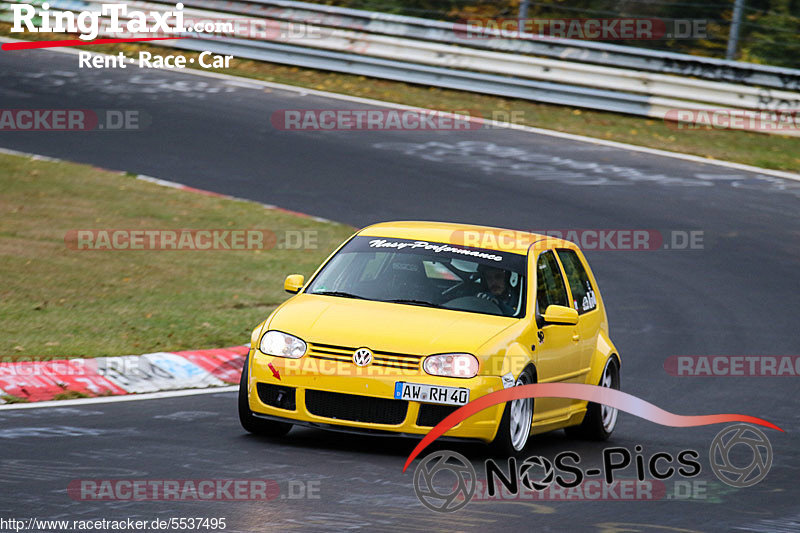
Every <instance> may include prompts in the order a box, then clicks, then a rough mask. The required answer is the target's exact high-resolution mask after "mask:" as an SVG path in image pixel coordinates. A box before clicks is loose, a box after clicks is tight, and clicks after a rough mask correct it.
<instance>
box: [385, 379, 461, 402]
mask: <svg viewBox="0 0 800 533" xmlns="http://www.w3.org/2000/svg"><path fill="white" fill-rule="evenodd" d="M394 397H395V399H396V400H412V401H415V402H425V403H438V404H442V405H464V404H466V403H469V389H463V388H459V387H444V386H441V385H424V384H422V383H406V382H404V381H397V382H395V384H394Z"/></svg>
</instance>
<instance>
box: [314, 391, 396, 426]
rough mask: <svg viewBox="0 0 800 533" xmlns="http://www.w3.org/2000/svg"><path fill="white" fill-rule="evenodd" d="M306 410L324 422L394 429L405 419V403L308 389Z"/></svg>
mask: <svg viewBox="0 0 800 533" xmlns="http://www.w3.org/2000/svg"><path fill="white" fill-rule="evenodd" d="M306 409H308V412H309V413H311V414H314V415H317V416H322V417H325V418H335V419H337V420H349V421H351V422H368V423H372V424H389V425H397V424H402V423H403V421H404V420H405V419H406V412H407V411H408V402H407V401H405V400H389V399H386V398H372V397H370V396H356V395H354V394H341V393H338V392H325V391H319V390H310V389H308V390H306Z"/></svg>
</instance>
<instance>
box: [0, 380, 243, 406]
mask: <svg viewBox="0 0 800 533" xmlns="http://www.w3.org/2000/svg"><path fill="white" fill-rule="evenodd" d="M238 390H239V386H238V385H231V386H229V387H214V388H210V389H188V390H171V391H162V392H151V393H147V394H125V395H122V396H103V397H100V398H77V399H75V400H55V401H52V402H33V403H12V404H7V405H0V411H12V410H17V409H39V408H41V407H67V406H70V405H97V404H100V403H116V402H136V401H140V400H159V399H162V398H177V397H180V396H196V395H199V394H216V393H218V392H236V391H238Z"/></svg>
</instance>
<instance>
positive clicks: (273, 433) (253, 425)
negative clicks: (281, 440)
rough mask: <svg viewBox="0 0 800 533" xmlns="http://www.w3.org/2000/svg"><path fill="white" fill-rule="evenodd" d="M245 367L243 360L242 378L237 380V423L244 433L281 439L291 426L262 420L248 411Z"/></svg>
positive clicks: (285, 423)
mask: <svg viewBox="0 0 800 533" xmlns="http://www.w3.org/2000/svg"><path fill="white" fill-rule="evenodd" d="M247 366H248V365H247V361H246V360H245V362H244V368H243V369H242V377H241V379H240V380H239V422H240V423H241V424H242V427H243V428H244V429H245V430H246V431H248V432H250V433H253V434H254V435H264V436H266V437H283V436H284V435H286V434H287V433H289V430H290V429H292V424H289V423H287V422H276V421H274V420H263V419H261V418H256V417H255V416H253V412H252V411H251V410H250V401H249V399H248V397H247Z"/></svg>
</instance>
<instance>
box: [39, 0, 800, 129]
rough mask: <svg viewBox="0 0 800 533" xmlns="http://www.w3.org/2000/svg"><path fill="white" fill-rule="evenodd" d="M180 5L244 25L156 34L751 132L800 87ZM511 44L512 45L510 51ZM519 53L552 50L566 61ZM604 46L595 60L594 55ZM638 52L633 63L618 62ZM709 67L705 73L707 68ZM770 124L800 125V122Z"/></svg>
mask: <svg viewBox="0 0 800 533" xmlns="http://www.w3.org/2000/svg"><path fill="white" fill-rule="evenodd" d="M50 3H51V6H52V7H51V8H62V9H72V10H75V9H78V7H77V6H76V4H85V5H86V6H89V5H91V4H95V5H96V4H99V3H101V1H100V0H89V1H87V2H83V1H81V0H52V1H51V2H50ZM106 3H107V2H106ZM126 4H127V5H128V6H129V8H130V9H138V10H145V11H146V10H162V9H164V6H165V5H168V6H170V8H174V4H172V3H169V2H167V1H164V0H155V1H150V2H141V1H133V2H127V3H126ZM184 4H185V6H186V8H185V10H184V12H185V16H186V17H187V18H189V19H192V20H228V21H234V22H237V23H241V24H238V26H243V25H244V26H243V27H244V30H242V28H241V27H240V28H239V29H238V32H234V34H235V35H238V36H233V37H223V38H220V37H213V36H212V37H203V38H198V39H182V40H176V41H161V42H160V43H159V44H161V45H164V44H165V43H169V44H168V46H172V47H176V48H182V49H189V50H210V51H212V52H215V53H221V54H230V55H234V56H236V57H242V58H247V59H254V60H260V61H268V62H274V63H282V64H292V65H298V66H303V67H309V68H316V69H323V70H331V71H339V72H347V73H352V74H359V75H364V76H370V77H377V78H384V79H392V80H399V81H406V82H411V83H419V84H425V85H432V86H438V87H446V88H451V89H459V90H467V91H473V92H480V93H486V94H493V95H498V96H505V97H513V98H523V99H528V100H535V101H539V102H546V103H553V104H560V105H568V106H577V107H585V108H592V109H598V110H604V111H613V112H621V113H628V114H634V115H640V116H647V117H653V118H660V119H663V118H666V117H668V114H669V113H672V114H674V113H675V110H687V111H690V112H691V111H695V112H700V111H703V110H709V108H710V106H714V107H719V106H722V107H724V108H728V109H735V110H736V111H735V112H734V114H735V115H736V116H738V117H739V118H741V119H743V120H742V123H743V129H753V130H758V131H762V129H763V125H762V124H763V116H761V115H760V111H763V110H775V109H789V110H797V109H800V93H796V92H790V91H785V90H776V89H774V88H765V87H759V86H757V85H766V86H768V87H772V86H782V87H786V86H790V87H794V86H795V85H800V70H792V69H785V68H779V67H770V66H762V65H752V64H748V63H742V62H734V61H721V60H714V59H708V58H698V57H693V56H684V55H680V54H662V55H664V56H673V57H672V58H666V59H665V58H664V57H662V58H655V57H653V56H652V54H653V52H652V51H649V50H644V49H640V48H632V47H621V46H616V45H608V44H604V43H597V42H591V41H574V40H567V39H553V38H547V39H539V40H537V39H526V38H521V39H507V38H499V37H496V36H495V35H494V34H492V32H490V31H488V30H481V29H474V30H470V31H479V32H480V31H482V32H484V33H486V34H488V36H489V37H491V38H488V39H483V38H480V39H470V38H466V37H464V36H463V35H464V34H465V32H466V31H467V30H466V27H464V26H463V25H462V26H460V27H459V26H458V25H454V24H452V23H445V22H440V21H431V20H426V19H419V18H414V17H405V16H396V15H389V14H384V13H372V12H366V11H359V10H354V9H345V8H338V7H332V6H323V5H317V4H309V3H304V2H294V1H280V0H242V1H238V0H237V1H225V0H184ZM87 8H88V7H87ZM253 19H256V20H259V21H262V22H268V23H269V24H271V25H272V30H274V31H272V32H271V33H273V34H272V35H268V36H260V37H259V36H254V35H252V34H250V32H248V31H247V28H246V21H248V20H253ZM292 24H302V25H303V28H304V31H303V32H302V33H296V32H295V33H291V32H289V33H287V32H286V31H285V30H286V29H287V28H289V29H291V25H292ZM287 25H289V26H287ZM254 37H255V38H254ZM531 37H532V36H531ZM511 50H513V51H514V52H515V53H510V52H509V51H511ZM576 50H581V53H580V54H578V55H580V57H581V62H577V61H575V60H574V57H575V56H574V54H573V52H574V51H576ZM522 52H525V54H539V55H546V56H558V55H560V56H566V57H571V58H572V60H569V61H565V60H563V59H550V58H547V57H545V58H542V57H536V55H525V54H523V53H522ZM545 52H546V53H545ZM596 54H600V55H596ZM601 56H603V57H604V60H603V61H602V63H603V64H602V65H601V64H596V63H599V62H600V59H601ZM675 56H678V57H679V59H678V58H675ZM656 59H658V61H656ZM659 61H660V63H659ZM664 61H672V63H665V62H664ZM676 61H677V62H679V63H680V65H681V67H680V68H681V69H684V70H687V69H690V66H691V65H692V64H697V63H698V62H699V63H702V64H705V65H714V64H715V65H717V66H718V67H720V68H721V67H722V66H724V67H725V68H724V69H723V70H720V69H717V70H716V71H714V75H716V78H717V79H727V78H730V77H735V78H737V79H738V80H739V81H741V80H747V83H748V84H745V83H738V84H733V83H727V82H724V81H709V80H707V79H695V78H690V77H685V76H675V75H668V74H661V73H657V72H654V71H655V70H658V69H662V70H664V69H668V68H676V67H675V65H677V64H678V63H676ZM632 62H633V63H632ZM637 62H638V64H639V70H633V69H630V68H621V67H622V66H626V65H630V64H636V63H637ZM644 63H646V65H645V64H644ZM608 65H614V66H608ZM670 65H672V66H671V67H670ZM709 72H710V71H709ZM709 72H705V75H704V76H701V77H706V78H710V77H713V76H712V75H711V74H709ZM745 74H746V75H745ZM695 115H697V116H695ZM692 117H693V118H692V120H693V121H695V122H696V123H700V124H706V123H710V121H712V120H713V117H711V116H705V115H703V114H702V113H695V114H694V115H692ZM673 118H674V117H673ZM748 124H749V125H748ZM753 124H755V126H753ZM777 132H778V133H782V134H793V135H799V134H800V132H798V131H797V128H795V129H794V131H787V130H780V131H777Z"/></svg>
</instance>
